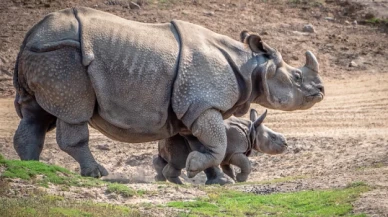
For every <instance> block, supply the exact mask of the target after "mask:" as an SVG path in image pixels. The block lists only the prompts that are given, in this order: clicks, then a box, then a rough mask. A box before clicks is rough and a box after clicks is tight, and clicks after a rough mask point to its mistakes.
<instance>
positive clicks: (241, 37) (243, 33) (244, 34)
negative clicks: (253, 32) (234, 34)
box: [240, 30, 250, 43]
mask: <svg viewBox="0 0 388 217" xmlns="http://www.w3.org/2000/svg"><path fill="white" fill-rule="evenodd" d="M249 35H250V34H249V32H248V31H247V30H243V31H242V32H241V33H240V41H241V42H242V43H244V42H245V39H246V38H247V37H248V36H249Z"/></svg>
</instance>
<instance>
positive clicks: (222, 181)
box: [204, 167, 234, 185]
mask: <svg viewBox="0 0 388 217" xmlns="http://www.w3.org/2000/svg"><path fill="white" fill-rule="evenodd" d="M204 172H205V174H206V177H207V180H206V183H205V184H206V185H215V184H218V185H226V184H234V181H233V180H230V179H229V178H228V177H226V176H225V174H224V173H223V172H221V170H220V168H219V167H209V168H207V169H206V170H205V171H204Z"/></svg>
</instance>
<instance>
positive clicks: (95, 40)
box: [77, 8, 179, 142]
mask: <svg viewBox="0 0 388 217" xmlns="http://www.w3.org/2000/svg"><path fill="white" fill-rule="evenodd" d="M77 17H78V19H79V22H80V27H81V35H80V40H81V47H82V48H81V49H82V57H83V64H84V65H87V66H88V75H89V77H90V80H91V82H92V86H93V88H94V91H95V94H96V99H97V113H98V115H99V116H100V117H101V120H100V122H106V123H104V124H100V126H99V127H100V128H105V129H100V130H101V131H102V132H104V131H105V133H107V134H114V133H119V132H120V133H119V134H122V135H124V134H127V135H128V136H126V137H128V138H127V139H129V140H131V138H132V139H133V137H136V135H139V133H140V134H144V135H142V136H143V138H144V139H143V140H149V139H147V138H150V139H151V138H159V137H163V136H164V135H165V134H166V133H165V131H166V126H167V125H169V121H170V120H169V108H170V104H171V103H170V101H171V94H172V87H173V83H174V79H175V76H176V71H177V70H176V68H177V61H178V54H179V39H178V37H177V35H176V32H175V30H174V28H173V27H172V26H171V24H144V23H138V22H134V21H129V20H125V19H122V18H120V17H117V16H114V15H111V14H107V13H103V12H100V11H96V10H90V9H86V8H79V9H77ZM95 125H98V124H96V123H95ZM109 127H112V128H114V127H117V129H120V130H109V129H108V128H109ZM97 128H98V127H97ZM167 131H168V130H167ZM111 136H113V135H111ZM125 139H126V138H124V139H120V140H125ZM134 142H136V141H134Z"/></svg>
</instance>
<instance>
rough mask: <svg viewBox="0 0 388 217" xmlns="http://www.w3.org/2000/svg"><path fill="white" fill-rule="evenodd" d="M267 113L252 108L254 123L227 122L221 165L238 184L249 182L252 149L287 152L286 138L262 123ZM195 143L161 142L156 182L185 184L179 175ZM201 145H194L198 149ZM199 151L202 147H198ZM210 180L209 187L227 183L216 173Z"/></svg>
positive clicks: (176, 138) (173, 139)
mask: <svg viewBox="0 0 388 217" xmlns="http://www.w3.org/2000/svg"><path fill="white" fill-rule="evenodd" d="M266 114H267V112H265V113H264V114H262V115H261V116H260V117H258V115H257V112H256V110H254V109H251V112H250V121H249V120H244V119H240V118H236V117H230V118H229V119H226V120H224V125H225V131H226V136H227V141H228V143H227V147H226V153H225V156H224V158H223V160H222V162H221V168H222V171H223V172H224V173H225V174H227V175H228V176H229V177H231V178H232V179H233V180H235V181H237V182H245V181H246V180H247V179H248V175H249V174H250V173H251V163H250V162H249V159H248V156H249V155H250V154H251V152H252V150H256V151H258V152H262V153H266V154H271V155H275V154H281V153H283V152H284V151H285V150H286V149H287V141H286V139H285V137H284V136H283V135H282V134H280V133H277V132H274V131H272V130H271V129H269V128H268V127H266V126H264V124H262V122H263V120H264V119H265V116H266ZM193 142H194V143H195V141H193V140H192V141H190V140H187V139H184V138H183V137H180V136H173V137H171V138H169V139H165V140H161V141H159V143H158V150H159V154H158V155H156V156H155V157H154V160H153V165H154V168H155V170H156V173H157V175H156V176H155V180H156V181H166V179H167V180H168V181H170V182H173V183H176V184H182V181H181V180H180V178H179V176H180V174H181V170H182V169H183V168H185V164H186V158H187V157H188V156H189V154H190V152H191V151H192V150H193V149H192V147H193ZM198 145H201V144H198V143H196V144H194V146H198ZM195 149H196V150H200V149H201V148H199V147H195ZM230 165H235V166H237V167H239V168H240V169H241V172H240V173H238V174H237V176H235V174H234V171H233V169H232V168H231V167H230ZM213 171H215V172H213V173H215V174H216V175H218V170H217V169H215V168H214V169H213ZM205 173H206V175H207V177H208V180H207V182H206V184H215V183H217V184H225V183H224V182H222V183H220V182H214V178H213V180H212V179H210V180H209V177H210V178H212V177H213V176H214V174H212V172H211V171H209V170H205Z"/></svg>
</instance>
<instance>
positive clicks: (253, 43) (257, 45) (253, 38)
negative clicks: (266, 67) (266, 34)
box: [245, 34, 267, 53]
mask: <svg viewBox="0 0 388 217" xmlns="http://www.w3.org/2000/svg"><path fill="white" fill-rule="evenodd" d="M245 43H246V44H248V45H249V48H250V49H251V50H252V51H253V52H254V53H267V50H266V49H265V48H264V46H263V41H262V40H261V37H260V36H259V35H258V34H250V35H248V37H246V39H245Z"/></svg>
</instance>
